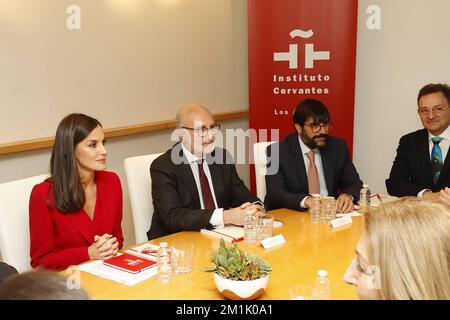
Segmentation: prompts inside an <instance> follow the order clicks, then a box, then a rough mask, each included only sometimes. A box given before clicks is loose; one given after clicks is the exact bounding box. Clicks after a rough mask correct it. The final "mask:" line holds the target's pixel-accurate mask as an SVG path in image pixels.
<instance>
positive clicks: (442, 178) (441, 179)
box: [438, 151, 450, 187]
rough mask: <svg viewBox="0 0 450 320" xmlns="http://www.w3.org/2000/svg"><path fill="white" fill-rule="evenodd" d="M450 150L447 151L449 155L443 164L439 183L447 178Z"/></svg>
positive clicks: (449, 165)
mask: <svg viewBox="0 0 450 320" xmlns="http://www.w3.org/2000/svg"><path fill="white" fill-rule="evenodd" d="M449 154H450V151H449V152H447V156H446V157H445V161H444V165H443V166H442V170H441V173H440V175H439V180H438V184H441V183H442V182H443V180H445V175H446V174H447V172H448V170H449V167H450V156H449ZM443 187H446V185H444V186H443Z"/></svg>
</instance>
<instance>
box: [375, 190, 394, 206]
mask: <svg viewBox="0 0 450 320" xmlns="http://www.w3.org/2000/svg"><path fill="white" fill-rule="evenodd" d="M394 200H397V197H393V196H389V195H385V194H378V193H375V194H373V195H372V196H371V197H370V205H371V206H372V207H379V206H380V205H381V204H382V203H387V202H391V201H394Z"/></svg>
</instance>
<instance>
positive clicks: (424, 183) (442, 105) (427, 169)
mask: <svg viewBox="0 0 450 320" xmlns="http://www.w3.org/2000/svg"><path fill="white" fill-rule="evenodd" d="M449 101H450V87H449V86H448V85H447V84H441V83H438V84H432V83H431V84H427V85H426V86H424V87H423V88H422V89H420V91H419V95H418V97H417V105H418V109H417V112H418V114H419V117H420V120H421V121H422V125H423V126H424V129H421V130H417V131H415V132H412V133H409V134H407V135H405V136H403V137H402V138H401V139H400V143H399V146H398V148H397V156H396V157H395V160H394V163H393V165H392V169H391V173H390V175H389V178H388V179H387V180H386V187H387V191H388V192H389V194H390V195H393V196H398V197H403V196H418V197H423V198H424V199H431V200H437V201H440V200H441V201H442V199H443V198H447V194H448V193H447V192H448V189H447V192H446V190H445V188H446V187H450V170H449V169H450V157H448V156H447V154H448V149H449V146H450V128H449V124H450V109H449ZM440 195H441V197H440Z"/></svg>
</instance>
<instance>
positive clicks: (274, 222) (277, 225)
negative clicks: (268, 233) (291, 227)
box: [273, 220, 283, 229]
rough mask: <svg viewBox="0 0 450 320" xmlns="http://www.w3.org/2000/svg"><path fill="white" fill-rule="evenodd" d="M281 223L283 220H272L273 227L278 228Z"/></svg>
mask: <svg viewBox="0 0 450 320" xmlns="http://www.w3.org/2000/svg"><path fill="white" fill-rule="evenodd" d="M282 225H283V222H281V221H278V220H273V228H274V229H275V228H279V227H281V226H282Z"/></svg>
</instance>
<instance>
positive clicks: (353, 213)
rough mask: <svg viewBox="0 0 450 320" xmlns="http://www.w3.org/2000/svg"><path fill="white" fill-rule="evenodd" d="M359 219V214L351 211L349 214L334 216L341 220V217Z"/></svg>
mask: <svg viewBox="0 0 450 320" xmlns="http://www.w3.org/2000/svg"><path fill="white" fill-rule="evenodd" d="M347 216H348V217H359V216H361V213H359V212H356V211H352V212H349V213H337V214H336V218H342V217H347Z"/></svg>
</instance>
